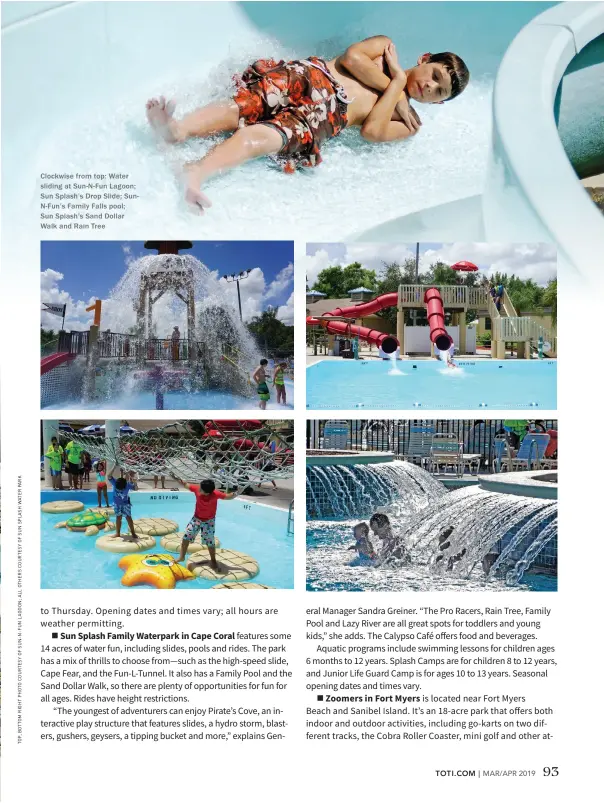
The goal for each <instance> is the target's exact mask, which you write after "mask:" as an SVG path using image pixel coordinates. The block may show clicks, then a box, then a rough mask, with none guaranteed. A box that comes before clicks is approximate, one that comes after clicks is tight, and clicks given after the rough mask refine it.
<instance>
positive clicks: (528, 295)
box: [491, 273, 544, 313]
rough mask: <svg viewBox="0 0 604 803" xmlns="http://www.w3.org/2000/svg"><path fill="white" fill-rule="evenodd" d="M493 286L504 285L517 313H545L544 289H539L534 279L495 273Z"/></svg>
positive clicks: (492, 278)
mask: <svg viewBox="0 0 604 803" xmlns="http://www.w3.org/2000/svg"><path fill="white" fill-rule="evenodd" d="M491 284H493V285H495V286H497V285H498V284H502V285H503V286H504V288H505V290H506V292H507V294H508V296H509V297H510V300H511V302H512V304H513V305H514V308H515V309H516V312H518V313H521V312H525V313H526V312H536V313H541V312H543V293H544V288H543V287H539V285H538V284H536V283H535V282H534V281H533V280H532V279H521V278H520V277H519V276H516V275H515V274H513V273H512V275H511V276H508V274H507V273H494V274H493V276H491Z"/></svg>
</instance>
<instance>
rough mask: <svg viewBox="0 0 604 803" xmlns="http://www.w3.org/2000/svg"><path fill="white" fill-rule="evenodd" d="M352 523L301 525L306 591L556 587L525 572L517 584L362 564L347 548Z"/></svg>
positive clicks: (425, 569)
mask: <svg viewBox="0 0 604 803" xmlns="http://www.w3.org/2000/svg"><path fill="white" fill-rule="evenodd" d="M356 523H357V520H354V521H322V522H319V521H313V522H312V524H309V525H308V526H307V529H306V589H307V591H507V592H510V591H515V592H517V591H557V589H558V581H557V578H556V577H550V576H546V575H541V574H525V575H524V576H523V578H522V580H521V582H520V583H519V584H518V585H515V586H509V585H506V584H505V581H504V580H491V581H489V582H488V583H487V582H486V581H485V579H484V575H483V573H482V571H481V570H480V569H479V568H477V569H475V570H474V571H473V572H472V574H471V575H470V577H469V578H468V579H466V578H460V577H455V578H445V577H441V576H439V575H437V574H434V573H433V572H431V571H430V570H429V568H428V567H426V566H419V565H412V566H401V567H397V568H392V567H386V566H380V567H377V566H371V565H370V564H363V563H361V562H359V560H358V559H355V558H354V557H353V555H354V553H353V552H351V551H349V550H348V547H349V546H351V545H352V543H353V541H354V539H353V537H352V527H353V526H354V524H356Z"/></svg>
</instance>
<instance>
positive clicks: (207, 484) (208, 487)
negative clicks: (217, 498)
mask: <svg viewBox="0 0 604 803" xmlns="http://www.w3.org/2000/svg"><path fill="white" fill-rule="evenodd" d="M199 487H200V488H201V490H202V491H203V493H204V494H211V493H213V492H214V491H215V490H216V483H215V482H214V480H204V481H203V482H202V483H200V485H199Z"/></svg>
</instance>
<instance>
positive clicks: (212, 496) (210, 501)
mask: <svg viewBox="0 0 604 803" xmlns="http://www.w3.org/2000/svg"><path fill="white" fill-rule="evenodd" d="M172 476H173V477H174V479H175V480H176V482H179V483H180V484H181V485H182V486H183V488H186V489H187V490H189V491H192V492H193V493H194V494H195V512H194V514H193V518H192V519H191V521H190V522H189V523H188V524H187V526H186V529H185V534H184V537H183V539H182V543H181V545H180V555H179V556H178V560H177V561H176V562H177V563H181V562H182V561H183V560H184V559H185V555H186V554H187V548H188V546H189V544H191V543H192V542H193V541H194V540H195V538H196V537H197V535H199V536H200V538H201V543H202V544H203V545H204V546H206V547H207V548H208V552H209V553H210V566H211V567H212V569H214V571H215V572H219V571H220V566H219V565H218V563H217V561H216V539H215V538H214V532H215V529H216V511H217V508H218V500H219V499H234V498H235V497H236V496H237V494H236V493H228V492H226V491H217V490H216V485H215V484H214V481H213V480H203V482H201V483H200V484H199V485H189V483H187V482H184V481H183V480H181V479H180V478H179V477H175V476H174V475H172Z"/></svg>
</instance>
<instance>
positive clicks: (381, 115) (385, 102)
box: [361, 44, 415, 142]
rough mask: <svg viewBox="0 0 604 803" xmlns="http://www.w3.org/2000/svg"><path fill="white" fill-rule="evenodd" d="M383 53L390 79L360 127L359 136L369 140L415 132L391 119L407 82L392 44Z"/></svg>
mask: <svg viewBox="0 0 604 803" xmlns="http://www.w3.org/2000/svg"><path fill="white" fill-rule="evenodd" d="M384 55H385V58H386V60H387V61H388V65H389V67H390V70H391V72H392V81H390V84H389V86H388V88H387V89H386V91H385V92H384V94H383V95H382V97H381V98H380V99H379V100H378V102H377V103H376V104H375V106H374V107H373V109H372V110H371V111H370V112H369V114H368V115H367V118H366V120H365V122H364V123H363V125H362V127H361V136H362V137H363V139H366V140H368V141H369V142H392V141H393V140H397V139H406V138H407V137H410V136H412V135H413V134H414V133H415V131H412V130H411V129H410V128H408V126H406V125H405V124H404V123H399V122H396V121H393V120H392V115H393V112H394V109H395V107H396V104H397V103H398V101H399V98H400V96H401V93H402V92H403V90H404V88H405V85H406V83H407V76H406V74H405V71H404V70H403V69H401V67H400V66H399V64H398V60H397V58H396V50H395V48H394V45H392V44H391V45H388V47H387V48H386V51H385V54H384Z"/></svg>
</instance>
